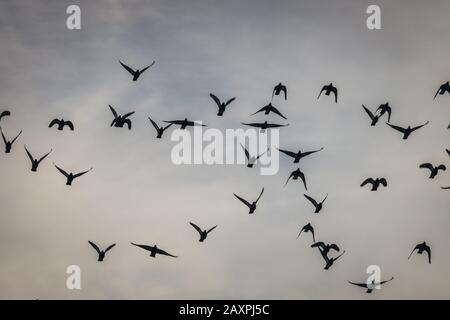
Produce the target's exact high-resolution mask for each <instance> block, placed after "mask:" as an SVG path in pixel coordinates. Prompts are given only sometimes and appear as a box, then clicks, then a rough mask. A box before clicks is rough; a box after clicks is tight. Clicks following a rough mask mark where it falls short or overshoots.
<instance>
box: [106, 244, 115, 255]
mask: <svg viewBox="0 0 450 320" xmlns="http://www.w3.org/2000/svg"><path fill="white" fill-rule="evenodd" d="M115 246H116V244H115V243H113V244H112V245H110V246H109V247H108V248H106V250H105V253H107V252H108V251H109V250H111V249H112V248H114V247H115Z"/></svg>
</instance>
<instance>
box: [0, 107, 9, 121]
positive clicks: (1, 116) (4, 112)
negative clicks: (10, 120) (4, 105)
mask: <svg viewBox="0 0 450 320" xmlns="http://www.w3.org/2000/svg"><path fill="white" fill-rule="evenodd" d="M10 115H11V112H9V111H8V110H4V111H2V113H0V121H2V118H3V117H7V116H10Z"/></svg>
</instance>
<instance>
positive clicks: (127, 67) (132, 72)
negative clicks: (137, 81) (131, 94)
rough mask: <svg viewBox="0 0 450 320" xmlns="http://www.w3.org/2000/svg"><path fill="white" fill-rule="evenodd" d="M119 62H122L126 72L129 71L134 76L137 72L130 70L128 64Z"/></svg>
mask: <svg viewBox="0 0 450 320" xmlns="http://www.w3.org/2000/svg"><path fill="white" fill-rule="evenodd" d="M119 62H120V64H121V65H122V67H124V68H125V70H127V71H128V72H129V73H130V74H131V75H132V76H134V74H135V71H134V70H133V69H131V68H130V67H129V66H127V65H126V64H124V63H122V61H120V60H119Z"/></svg>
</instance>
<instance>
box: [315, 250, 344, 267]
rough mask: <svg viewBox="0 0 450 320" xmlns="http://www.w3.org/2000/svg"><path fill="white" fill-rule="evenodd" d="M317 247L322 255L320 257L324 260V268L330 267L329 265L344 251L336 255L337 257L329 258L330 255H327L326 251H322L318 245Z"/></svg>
mask: <svg viewBox="0 0 450 320" xmlns="http://www.w3.org/2000/svg"><path fill="white" fill-rule="evenodd" d="M317 248H318V249H319V251H320V254H321V255H322V258H323V259H324V260H325V267H324V269H325V270H328V269H330V268H331V266H332V265H333V264H334V262H336V261H337V260H338V259H339V258H340V257H342V256H343V255H344V253H345V251H344V252H342V253H341V254H340V255H338V256H337V257H333V258H330V257H328V254H327V253H324V251H323V249H322V248H321V247H320V246H317Z"/></svg>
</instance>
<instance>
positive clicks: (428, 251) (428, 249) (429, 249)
mask: <svg viewBox="0 0 450 320" xmlns="http://www.w3.org/2000/svg"><path fill="white" fill-rule="evenodd" d="M424 250H425V252H426V253H427V254H428V263H431V248H430V247H429V246H426V247H425V249H424Z"/></svg>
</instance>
